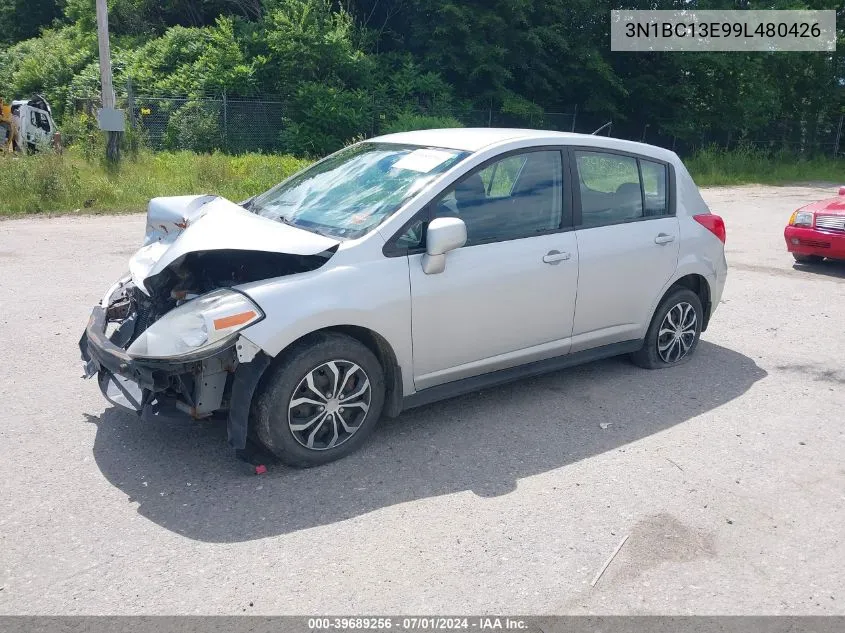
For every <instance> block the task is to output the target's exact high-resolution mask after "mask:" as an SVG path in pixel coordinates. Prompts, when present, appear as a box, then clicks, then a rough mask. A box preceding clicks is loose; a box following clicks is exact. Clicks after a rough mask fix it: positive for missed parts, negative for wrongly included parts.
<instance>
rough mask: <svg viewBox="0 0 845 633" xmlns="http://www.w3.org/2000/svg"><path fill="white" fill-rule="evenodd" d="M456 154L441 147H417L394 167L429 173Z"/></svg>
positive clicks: (394, 164)
mask: <svg viewBox="0 0 845 633" xmlns="http://www.w3.org/2000/svg"><path fill="white" fill-rule="evenodd" d="M454 156H455V154H454V153H453V152H445V151H443V150H440V149H415V150H414V151H412V152H410V153H409V154H405V156H403V157H402V158H400V159H399V160H397V161H396V162H395V163H393V167H394V168H396V169H410V170H411V171H418V172H421V173H423V174H427V173H428V172H430V171H431V170H432V169H434V168H435V167H437V166H438V165H440V164H441V163H444V162H446V161H447V160H449V159H450V158H453V157H454Z"/></svg>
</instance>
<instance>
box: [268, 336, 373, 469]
mask: <svg viewBox="0 0 845 633" xmlns="http://www.w3.org/2000/svg"><path fill="white" fill-rule="evenodd" d="M383 405H384V372H383V370H382V368H381V365H380V364H379V362H378V359H377V358H376V357H375V355H374V354H373V353H372V352H371V351H370V350H369V349H367V347H366V346H364V345H363V344H362V343H360V342H358V341H357V340H355V339H353V338H351V337H348V336H345V335H342V334H335V333H326V334H316V335H314V336H312V337H308V338H306V339H303V340H302V341H301V342H300V343H297V344H296V345H295V346H294V347H293V348H291V349H290V350H288V351H286V352H284V356H283V357H282V358H280V359H279V362H278V364H277V366H276V368H275V370H274V371H273V372H272V374H271V375H270V376H269V378H268V380H267V382H266V383H265V385H264V387H263V390H262V392H261V393H260V394H259V397H258V399H257V403H256V409H255V431H256V433H257V435H258V438H259V440H260V441H261V443H262V444H264V445H265V446H266V447H267V449H268V450H270V451H271V452H272V453H273V454H274V455H275V456H276V457H278V458H279V459H280V460H281V461H282V462H284V463H285V464H288V465H289V466H296V467H300V468H307V467H310V466H317V465H320V464H325V463H328V462H331V461H334V460H336V459H340V458H341V457H345V456H346V455H348V454H349V453H352V452H353V451H355V450H356V449H358V448H359V447H360V446H361V445H362V444H363V443H364V442H365V441H366V439H367V437H368V436H369V434H370V433H372V431H373V430H374V429H375V426H376V423H377V422H378V419H379V417H380V415H381V410H382V406H383Z"/></svg>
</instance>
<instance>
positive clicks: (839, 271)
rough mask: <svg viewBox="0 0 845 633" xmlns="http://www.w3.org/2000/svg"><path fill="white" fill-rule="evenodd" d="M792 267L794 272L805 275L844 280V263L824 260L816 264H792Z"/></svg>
mask: <svg viewBox="0 0 845 633" xmlns="http://www.w3.org/2000/svg"><path fill="white" fill-rule="evenodd" d="M792 267H793V268H794V269H795V270H800V271H801V272H805V273H814V274H816V275H824V276H826V277H836V278H838V279H845V262H843V261H839V260H834V259H826V260H824V261H822V262H819V263H817V264H799V263H798V262H796V263H794V264H793V265H792Z"/></svg>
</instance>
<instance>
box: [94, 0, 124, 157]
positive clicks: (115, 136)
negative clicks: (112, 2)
mask: <svg viewBox="0 0 845 633" xmlns="http://www.w3.org/2000/svg"><path fill="white" fill-rule="evenodd" d="M96 2H97V43H98V45H99V50H100V85H101V87H102V99H103V107H102V108H101V109H100V111H99V112H98V113H97V114H98V119H99V123H100V129H101V130H103V131H105V132H106V135H107V141H106V158H107V159H108V160H109V161H110V162H113V163H116V162H117V161H119V160H120V133H121V132H123V130H124V122H123V112H122V111H121V110H116V109H115V107H114V106H115V98H114V86H113V85H112V76H111V47H110V46H109V13H108V8H107V6H106V0H96Z"/></svg>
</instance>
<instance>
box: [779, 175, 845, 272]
mask: <svg viewBox="0 0 845 633" xmlns="http://www.w3.org/2000/svg"><path fill="white" fill-rule="evenodd" d="M807 212H811V213H812V214H813V224H812V226H795V225H793V224H791V223H790V224H789V225H787V227H786V228H785V229H784V231H783V237H784V239H785V240H786V249H787V250H788V251H789V252H790V253H793V254H795V255H798V256H802V255H803V256H810V257H813V256H815V257H829V258H830V259H841V260H845V187H843V188H841V189H840V196H839V197H838V198H830V199H828V200H820V201H819V202H813V203H812V204H808V205H807V206H805V207H801V208H800V209H798V211H796V213H802V214H803V213H807ZM794 219H795V214H793V216H792V219H791V220H790V222H793V221H794Z"/></svg>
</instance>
